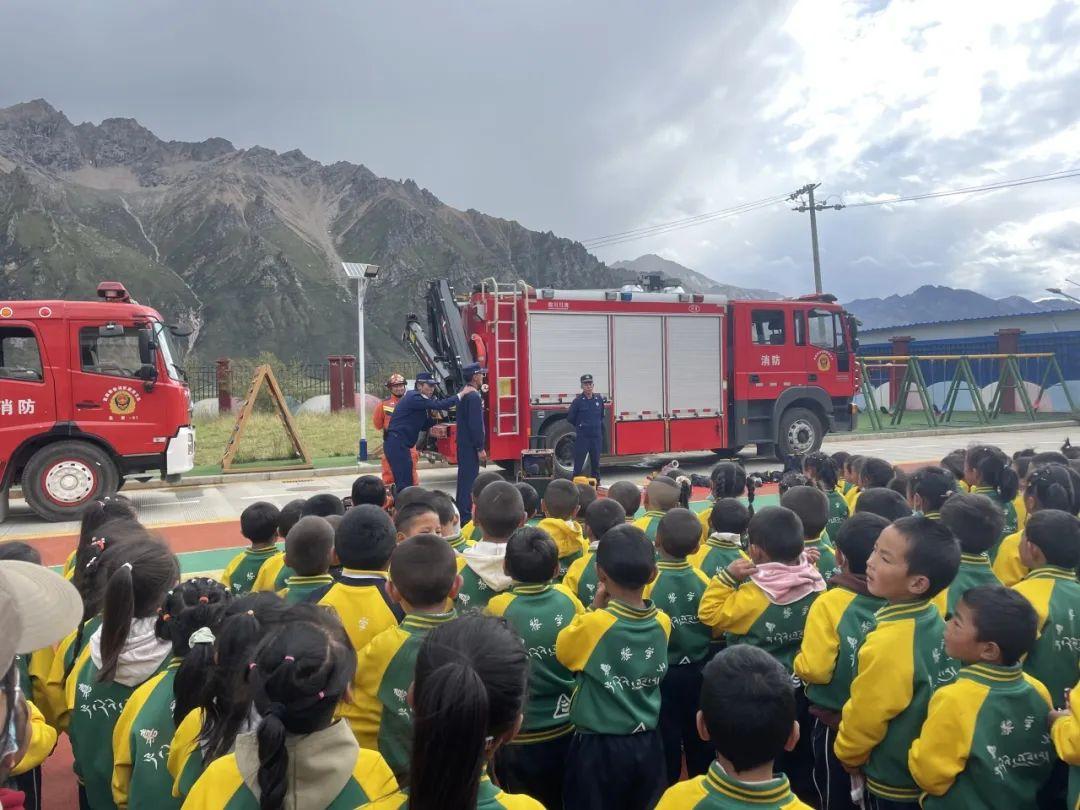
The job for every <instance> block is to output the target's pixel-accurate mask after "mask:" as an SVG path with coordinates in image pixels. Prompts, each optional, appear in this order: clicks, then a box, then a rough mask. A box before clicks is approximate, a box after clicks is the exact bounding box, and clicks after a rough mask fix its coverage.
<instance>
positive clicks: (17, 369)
mask: <svg viewBox="0 0 1080 810" xmlns="http://www.w3.org/2000/svg"><path fill="white" fill-rule="evenodd" d="M0 379H4V380H21V381H22V382H41V381H42V380H44V379H45V378H44V376H42V373H41V351H40V350H39V349H38V342H37V338H35V337H34V333H33V332H31V331H30V328H29V327H27V326H5V327H0Z"/></svg>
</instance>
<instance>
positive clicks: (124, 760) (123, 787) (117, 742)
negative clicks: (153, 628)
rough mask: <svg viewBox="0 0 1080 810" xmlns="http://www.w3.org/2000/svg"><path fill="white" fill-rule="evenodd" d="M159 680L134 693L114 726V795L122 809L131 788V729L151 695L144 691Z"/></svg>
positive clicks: (115, 800) (141, 687) (152, 681)
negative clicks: (147, 697) (148, 696)
mask: <svg viewBox="0 0 1080 810" xmlns="http://www.w3.org/2000/svg"><path fill="white" fill-rule="evenodd" d="M159 680H160V676H159V677H155V678H151V679H150V680H149V681H147V682H146V683H144V684H143V685H142V686H140V687H139V688H138V689H136V690H135V691H134V692H132V694H131V697H130V698H129V699H128V702H127V703H126V704H124V709H123V711H121V712H120V717H119V718H117V720H116V725H115V726H113V734H112V750H113V772H112V794H113V801H114V802H116V806H117V807H120V808H124V807H127V804H128V790H129V788H130V787H131V764H132V751H131V727H132V726H133V725H134V724H135V717H136V715H137V714H138V713H139V709H141V708H142V705H143V703H145V702H146V696H147V695H148V694H149V693H148V692H145V691H143V690H144V689H145V688H146V687H147V686H150V685H151V684H154V683H157V682H158V681H159Z"/></svg>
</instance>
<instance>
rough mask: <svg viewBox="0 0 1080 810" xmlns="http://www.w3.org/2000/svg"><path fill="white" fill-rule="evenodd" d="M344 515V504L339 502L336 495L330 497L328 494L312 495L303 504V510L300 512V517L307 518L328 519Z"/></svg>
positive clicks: (339, 499)
mask: <svg viewBox="0 0 1080 810" xmlns="http://www.w3.org/2000/svg"><path fill="white" fill-rule="evenodd" d="M344 514H345V504H344V503H342V502H341V498H339V497H338V496H337V495H331V494H330V493H329V492H320V493H319V494H318V495H312V496H311V497H310V498H308V499H307V501H305V502H304V508H303V509H302V510H301V511H300V516H301V517H307V516H308V515H317V516H318V517H329V516H330V515H344Z"/></svg>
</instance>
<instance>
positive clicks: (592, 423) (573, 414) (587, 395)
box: [566, 374, 607, 484]
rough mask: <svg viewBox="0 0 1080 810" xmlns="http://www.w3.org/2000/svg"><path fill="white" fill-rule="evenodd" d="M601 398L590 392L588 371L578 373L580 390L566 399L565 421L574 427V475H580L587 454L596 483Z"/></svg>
mask: <svg viewBox="0 0 1080 810" xmlns="http://www.w3.org/2000/svg"><path fill="white" fill-rule="evenodd" d="M606 404H607V403H605V402H604V398H603V397H602V396H600V395H599V394H595V393H593V378H592V374H582V375H581V393H580V394H578V395H577V396H576V397H574V401H573V402H571V403H570V410H569V411H567V412H566V421H567V422H569V423H570V424H571V425H573V426H574V427H575V428H576V429H577V437H576V438H575V439H574V477H575V478H576V477H577V476H579V475H581V473H582V471H583V470H584V468H585V457H586V456H588V458H589V463H590V465H591V466H592V471H593V474H592V477H593V478H595V479H596V483H598V484H599V483H600V446H601V445H602V444H603V442H604V405H606Z"/></svg>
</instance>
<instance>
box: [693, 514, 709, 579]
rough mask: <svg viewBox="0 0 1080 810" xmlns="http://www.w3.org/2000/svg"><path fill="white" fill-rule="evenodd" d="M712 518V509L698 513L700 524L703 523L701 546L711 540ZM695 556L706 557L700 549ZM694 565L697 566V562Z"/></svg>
mask: <svg viewBox="0 0 1080 810" xmlns="http://www.w3.org/2000/svg"><path fill="white" fill-rule="evenodd" d="M711 518H712V507H711V506H710V507H709V508H708V509H702V510H701V511H700V512H698V513H697V519H698V522H699V523H701V545H702V546H704V545H705V541H706V540H708V539H709V533H710V532H709V520H710V519H711ZM695 555H701V556H704V552H703V551H702V549H700V548H699V549H698V550H697V552H695ZM694 565H697V563H696V562H695V563H694Z"/></svg>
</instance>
